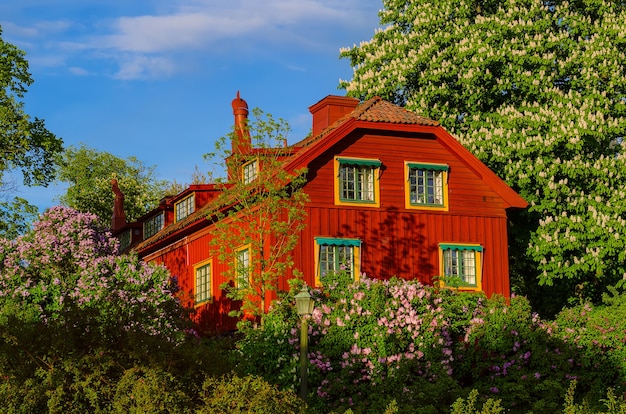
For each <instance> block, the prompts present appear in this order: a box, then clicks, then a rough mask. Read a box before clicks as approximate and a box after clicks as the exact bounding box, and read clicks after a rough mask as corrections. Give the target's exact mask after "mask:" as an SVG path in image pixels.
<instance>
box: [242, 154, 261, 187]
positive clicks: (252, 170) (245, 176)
mask: <svg viewBox="0 0 626 414" xmlns="http://www.w3.org/2000/svg"><path fill="white" fill-rule="evenodd" d="M258 175H259V162H258V160H256V159H255V160H252V161H250V162H247V163H245V164H244V165H243V167H241V177H242V181H243V183H244V184H250V183H251V182H252V181H254V180H256V178H257V176H258Z"/></svg>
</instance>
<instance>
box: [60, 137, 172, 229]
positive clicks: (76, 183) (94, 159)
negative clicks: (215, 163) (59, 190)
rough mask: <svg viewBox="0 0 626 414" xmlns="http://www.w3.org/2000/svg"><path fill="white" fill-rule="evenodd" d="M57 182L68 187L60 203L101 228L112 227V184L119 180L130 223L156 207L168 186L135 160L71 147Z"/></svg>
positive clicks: (61, 163) (65, 154)
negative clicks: (87, 216) (93, 216)
mask: <svg viewBox="0 0 626 414" xmlns="http://www.w3.org/2000/svg"><path fill="white" fill-rule="evenodd" d="M59 165H60V166H59V171H58V174H57V180H59V181H61V182H65V183H69V187H68V189H67V191H66V193H65V194H63V195H61V196H60V197H59V199H60V201H61V203H62V204H63V205H65V206H68V207H71V208H73V209H75V210H78V211H81V212H90V213H93V214H96V215H97V216H98V222H99V223H100V224H102V225H106V226H109V225H110V224H111V215H112V214H113V203H114V200H115V196H114V194H113V191H112V190H111V180H112V179H117V181H118V184H119V187H120V189H121V191H122V193H124V212H125V214H126V220H127V221H129V222H131V221H135V220H136V219H137V218H139V217H141V216H142V215H144V214H146V213H147V212H148V211H150V210H151V209H152V208H154V207H156V206H157V205H158V203H159V200H160V199H161V198H162V197H163V195H164V191H165V188H166V186H167V182H166V181H163V180H158V179H156V177H155V175H154V167H148V166H146V165H145V164H144V163H143V162H141V161H139V160H138V159H137V158H135V157H128V158H126V159H122V158H118V157H116V156H114V155H112V154H110V153H108V152H104V151H97V150H95V149H92V148H88V147H86V146H85V145H81V146H80V147H73V146H72V147H69V148H67V149H66V150H65V151H64V152H63V155H62V159H61V161H60V162H59Z"/></svg>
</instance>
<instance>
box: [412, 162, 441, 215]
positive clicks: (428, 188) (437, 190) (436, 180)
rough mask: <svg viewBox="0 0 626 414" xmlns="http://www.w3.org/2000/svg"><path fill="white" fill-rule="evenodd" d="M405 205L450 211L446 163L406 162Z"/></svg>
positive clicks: (414, 207)
mask: <svg viewBox="0 0 626 414" xmlns="http://www.w3.org/2000/svg"><path fill="white" fill-rule="evenodd" d="M404 165H405V167H404V175H405V183H406V184H405V187H404V191H405V198H404V199H405V206H406V208H409V209H411V208H412V209H427V210H441V211H448V170H449V167H448V166H447V165H445V164H430V163H418V162H405V163H404Z"/></svg>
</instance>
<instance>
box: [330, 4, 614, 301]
mask: <svg viewBox="0 0 626 414" xmlns="http://www.w3.org/2000/svg"><path fill="white" fill-rule="evenodd" d="M383 3H384V8H383V9H382V10H381V11H380V22H381V25H382V26H383V28H382V29H380V30H378V31H377V32H376V33H375V34H374V36H373V38H372V39H371V40H369V41H366V42H362V43H361V44H360V45H355V46H354V47H352V48H347V49H342V51H341V57H343V58H347V59H349V60H350V62H351V65H352V66H353V68H354V76H353V78H352V80H349V81H342V82H341V87H343V88H345V89H346V91H347V92H348V94H349V95H351V96H356V97H361V98H366V97H371V96H373V95H380V96H382V97H383V98H385V99H389V100H392V101H394V102H397V103H400V104H403V105H405V106H406V107H407V108H408V109H410V110H413V111H415V112H417V113H420V114H423V115H425V116H429V117H431V118H434V119H437V120H439V121H440V122H441V123H442V125H444V126H445V127H446V128H447V129H448V130H449V131H451V133H452V134H453V135H455V136H456V137H458V139H459V140H460V141H461V142H462V143H463V144H464V145H465V146H466V147H467V148H468V149H469V150H471V151H472V152H473V153H474V154H476V155H477V156H478V157H479V158H480V159H482V160H483V161H484V162H485V163H486V164H487V165H488V166H489V167H491V168H492V169H493V170H494V171H495V172H496V173H497V174H498V175H500V176H501V177H502V178H504V179H505V180H506V181H507V182H508V184H509V185H511V186H512V187H513V188H515V189H516V190H518V191H519V192H520V194H521V195H522V196H523V197H524V198H525V199H526V200H527V201H529V203H530V208H529V209H528V211H526V212H522V213H520V214H517V215H516V216H514V227H513V228H512V234H513V236H514V240H513V242H512V245H511V249H510V251H511V253H512V254H513V259H512V261H511V262H512V271H513V272H514V276H517V277H516V278H514V280H513V286H514V287H515V288H517V290H518V291H521V292H522V293H524V294H528V295H530V296H531V297H533V298H535V299H536V298H538V297H539V296H540V295H543V296H545V295H546V294H549V295H550V296H551V298H550V301H549V302H550V305H552V309H549V307H548V306H545V307H544V309H546V310H548V309H549V310H551V311H553V312H554V311H557V310H558V309H560V306H562V305H563V303H564V299H565V298H567V297H570V298H571V297H575V296H582V297H586V298H592V299H594V300H595V301H598V300H599V298H600V295H601V292H602V291H603V289H604V287H605V286H606V285H611V284H615V283H616V282H617V281H618V280H620V279H622V277H624V275H625V274H626V222H625V221H624V218H625V216H626V203H624V201H623V200H624V197H625V196H626V193H625V192H624V188H623V187H624V186H623V183H624V180H625V179H626V166H625V162H624V157H626V154H625V153H624V142H623V137H624V135H625V134H626V69H625V66H624V65H625V62H626V30H625V27H626V26H624V22H625V21H626V10H625V7H624V3H623V2H619V1H610V0H598V1H587V0H583V1H575V2H567V1H562V0H557V1H542V0H507V1H504V2H496V1H490V0H443V1H439V2H437V3H431V2H427V1H423V0H415V1H407V0H385V1H384V2H383ZM524 277H526V280H524ZM536 279H537V280H538V281H539V284H540V285H543V286H546V287H544V289H536V288H535V286H536ZM550 285H553V287H552V288H547V286H550ZM533 292H537V293H539V295H533ZM546 302H548V301H546Z"/></svg>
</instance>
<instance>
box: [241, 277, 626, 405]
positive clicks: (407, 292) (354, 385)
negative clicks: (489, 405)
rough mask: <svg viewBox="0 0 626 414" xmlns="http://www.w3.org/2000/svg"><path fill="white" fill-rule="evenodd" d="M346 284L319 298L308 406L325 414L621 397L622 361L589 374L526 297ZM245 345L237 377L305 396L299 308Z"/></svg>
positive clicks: (281, 314) (277, 317) (583, 356)
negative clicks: (611, 393)
mask: <svg viewBox="0 0 626 414" xmlns="http://www.w3.org/2000/svg"><path fill="white" fill-rule="evenodd" d="M344 276H345V275H341V274H339V275H335V277H334V278H331V279H330V280H328V281H327V283H326V285H325V286H324V287H323V288H322V289H316V290H313V291H312V295H313V296H314V298H315V301H316V307H315V310H314V312H313V314H312V315H311V317H310V320H309V354H308V359H309V397H310V398H309V400H310V402H311V404H312V406H313V408H314V409H317V410H318V411H320V412H328V411H329V410H336V411H337V412H343V411H344V410H347V409H351V410H352V411H353V412H355V413H358V412H376V411H378V412H382V411H384V409H385V407H386V406H387V405H388V404H389V403H391V402H394V403H396V404H397V405H398V409H399V412H415V410H416V408H418V407H419V412H448V410H449V407H450V406H451V405H452V403H454V401H455V400H456V399H457V398H459V397H462V398H464V397H467V396H468V395H469V393H470V391H472V390H477V391H478V392H479V394H480V397H479V398H480V399H482V400H483V401H486V400H487V399H489V398H492V399H498V400H501V403H502V406H503V407H505V408H506V409H507V410H510V411H513V412H529V411H533V412H535V413H553V412H559V411H560V410H561V409H562V407H563V401H564V396H565V394H566V392H567V390H568V388H569V386H570V383H571V382H572V381H577V396H578V398H584V397H586V398H588V399H589V401H592V402H598V401H599V400H600V399H601V398H603V396H604V395H605V392H606V389H607V388H609V387H614V388H619V387H620V386H621V381H622V380H623V375H622V376H620V374H619V367H617V366H616V364H615V363H614V361H613V363H607V361H596V365H590V360H591V359H592V358H590V354H589V353H590V352H592V351H591V350H590V349H589V347H588V346H587V345H588V344H586V343H583V342H580V341H577V340H575V339H572V336H571V331H569V330H564V329H560V328H558V326H557V325H556V324H555V323H554V322H546V321H543V320H542V319H541V318H539V316H538V315H537V314H535V313H533V312H532V310H531V308H530V305H529V303H528V301H527V300H526V299H525V298H523V297H513V298H512V299H511V301H510V302H507V301H505V300H504V299H503V298H492V299H487V298H485V297H484V296H483V295H481V294H475V293H461V292H457V291H454V290H450V289H436V288H433V287H429V286H423V285H421V284H420V283H418V282H414V281H405V280H401V279H391V280H373V279H367V278H362V280H361V281H360V282H357V283H352V282H351V281H349V280H346V278H345V277H344ZM296 291H297V289H295V290H294V292H296ZM568 329H571V328H568ZM564 332H570V333H569V334H568V335H567V336H563V335H562V334H563V333H564ZM244 334H245V336H244V338H243V339H242V340H241V341H240V342H239V359H240V361H241V363H240V369H242V370H243V371H247V372H252V373H255V374H257V375H262V376H264V377H265V378H266V379H267V380H268V381H270V382H273V383H276V384H279V385H281V386H282V387H290V388H293V389H297V386H298V374H297V373H298V372H299V371H298V355H299V320H298V317H297V315H295V313H294V311H293V303H292V298H291V297H286V298H284V299H283V300H282V301H280V302H277V303H276V304H275V306H274V307H273V309H272V310H271V312H270V313H269V314H268V315H266V317H265V319H264V322H263V324H262V325H261V326H260V327H259V328H256V329H255V328H252V327H249V328H248V329H244Z"/></svg>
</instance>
